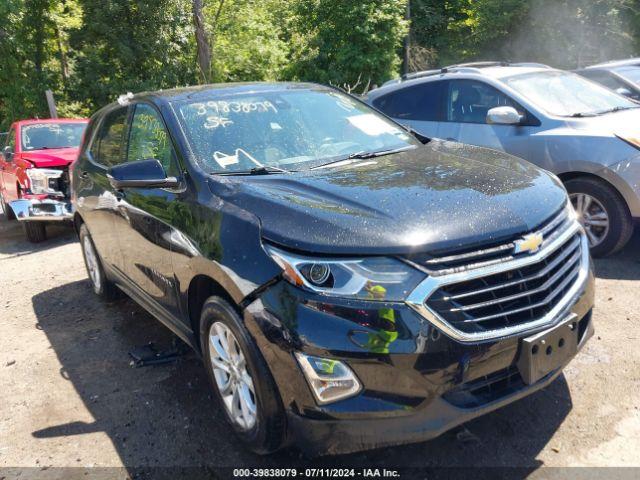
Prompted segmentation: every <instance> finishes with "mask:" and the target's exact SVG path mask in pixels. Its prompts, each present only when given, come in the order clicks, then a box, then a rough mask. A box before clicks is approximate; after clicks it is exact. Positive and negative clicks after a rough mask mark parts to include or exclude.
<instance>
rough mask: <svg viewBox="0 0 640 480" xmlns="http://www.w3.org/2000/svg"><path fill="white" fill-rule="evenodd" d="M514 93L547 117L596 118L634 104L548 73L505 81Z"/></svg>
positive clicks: (593, 86) (567, 75)
mask: <svg viewBox="0 0 640 480" xmlns="http://www.w3.org/2000/svg"><path fill="white" fill-rule="evenodd" d="M505 81H506V83H507V84H508V85H509V86H510V87H511V88H513V89H514V90H515V91H517V92H518V93H520V94H521V95H522V96H523V97H526V98H527V99H528V100H529V101H530V102H532V103H534V104H536V105H538V106H539V107H540V108H542V109H544V110H546V111H547V112H548V113H550V114H551V115H559V116H567V117H569V116H573V115H597V114H600V113H605V112H608V111H612V110H619V109H625V108H636V107H638V104H636V103H634V102H631V101H630V100H627V99H626V98H624V97H622V96H620V95H618V94H617V93H614V92H612V91H610V90H608V89H606V88H604V87H601V86H600V85H597V84H595V83H593V82H590V81H589V80H586V79H584V78H582V77H580V76H579V75H575V74H573V73H569V72H561V71H555V70H552V71H548V72H535V73H530V74H525V75H515V76H512V77H508V78H506V79H505Z"/></svg>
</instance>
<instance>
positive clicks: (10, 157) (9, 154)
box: [2, 145, 13, 162]
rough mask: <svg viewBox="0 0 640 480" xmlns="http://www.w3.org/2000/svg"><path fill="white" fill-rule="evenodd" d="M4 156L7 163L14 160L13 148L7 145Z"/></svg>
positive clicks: (3, 151)
mask: <svg viewBox="0 0 640 480" xmlns="http://www.w3.org/2000/svg"><path fill="white" fill-rule="evenodd" d="M2 155H3V156H4V159H5V160H6V161H7V162H10V161H12V160H13V148H11V145H7V146H6V147H4V148H3V149H2Z"/></svg>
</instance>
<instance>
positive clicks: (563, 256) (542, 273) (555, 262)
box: [442, 237, 580, 300]
mask: <svg viewBox="0 0 640 480" xmlns="http://www.w3.org/2000/svg"><path fill="white" fill-rule="evenodd" d="M579 244H580V239H579V238H577V237H576V238H575V239H574V240H573V241H572V242H571V245H570V246H569V247H568V248H567V250H566V252H563V253H562V254H561V255H559V256H558V257H556V258H555V259H553V261H552V262H551V263H549V265H547V266H546V267H545V268H544V269H543V270H541V271H540V272H538V273H536V274H535V275H530V276H528V277H524V278H519V279H518V280H513V281H512V282H507V283H502V284H500V285H495V286H493V287H487V288H481V289H480V290H474V291H472V292H466V293H459V294H457V295H450V296H444V297H443V298H442V299H443V300H459V299H461V298H466V297H471V296H473V295H480V294H482V293H489V292H493V291H496V290H501V289H503V288H508V287H514V286H516V285H519V284H521V283H525V282H530V281H532V280H536V279H538V278H542V277H544V276H545V275H546V274H547V273H549V272H550V271H551V270H553V269H554V268H555V267H557V266H558V264H559V263H560V262H562V261H563V260H565V259H566V257H567V256H568V255H570V254H571V252H572V251H574V250H575V249H576V247H577V246H578V245H579Z"/></svg>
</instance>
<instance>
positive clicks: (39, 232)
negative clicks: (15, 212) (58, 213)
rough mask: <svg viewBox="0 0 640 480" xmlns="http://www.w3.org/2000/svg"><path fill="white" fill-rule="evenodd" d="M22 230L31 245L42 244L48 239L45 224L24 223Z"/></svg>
mask: <svg viewBox="0 0 640 480" xmlns="http://www.w3.org/2000/svg"><path fill="white" fill-rule="evenodd" d="M22 228H23V229H24V234H25V236H26V237H27V240H29V241H30V242H31V243H40V242H44V241H45V240H46V239H47V227H46V225H45V224H44V223H43V222H22Z"/></svg>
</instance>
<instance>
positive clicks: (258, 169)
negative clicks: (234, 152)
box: [211, 165, 291, 175]
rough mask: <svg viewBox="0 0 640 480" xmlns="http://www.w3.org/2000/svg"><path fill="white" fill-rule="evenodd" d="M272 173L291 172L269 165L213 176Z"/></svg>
mask: <svg viewBox="0 0 640 480" xmlns="http://www.w3.org/2000/svg"><path fill="white" fill-rule="evenodd" d="M272 173H291V171H290V170H285V169H284V168H280V167H272V166H269V165H260V166H258V167H253V168H252V169H250V170H235V171H229V172H213V173H212V174H211V175H269V174H272Z"/></svg>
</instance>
